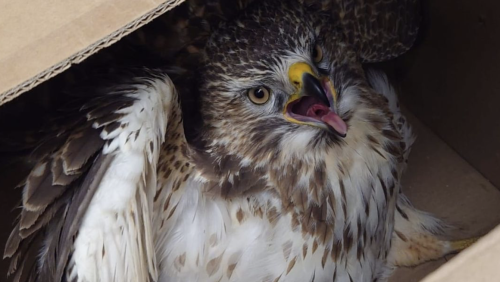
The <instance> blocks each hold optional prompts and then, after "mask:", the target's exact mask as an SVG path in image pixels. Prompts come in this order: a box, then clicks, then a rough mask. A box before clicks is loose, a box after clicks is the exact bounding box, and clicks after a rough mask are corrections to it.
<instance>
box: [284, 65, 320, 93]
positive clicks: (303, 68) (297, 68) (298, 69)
mask: <svg viewBox="0 0 500 282" xmlns="http://www.w3.org/2000/svg"><path fill="white" fill-rule="evenodd" d="M304 73H309V74H311V75H313V76H314V77H317V76H316V74H314V72H313V71H312V68H311V66H310V65H308V64H306V63H303V62H300V63H295V64H293V65H291V66H290V68H289V69H288V78H289V79H290V81H291V82H292V83H293V85H294V86H295V87H296V88H297V89H301V88H302V76H303V75H304Z"/></svg>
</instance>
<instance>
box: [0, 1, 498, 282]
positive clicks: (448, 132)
mask: <svg viewBox="0 0 500 282" xmlns="http://www.w3.org/2000/svg"><path fill="white" fill-rule="evenodd" d="M158 3H159V2H158ZM423 4H424V22H423V27H422V29H423V32H422V35H421V38H420V39H419V41H418V42H417V44H416V46H415V48H414V49H413V50H412V51H410V52H409V53H408V54H407V55H405V56H403V57H401V58H399V59H397V60H394V61H391V62H388V63H385V64H381V65H379V66H377V67H381V68H383V69H385V70H386V71H387V72H388V74H389V76H390V77H391V78H392V79H393V81H394V83H395V85H396V87H397V88H398V89H399V94H400V97H401V101H402V103H403V104H404V105H405V107H406V109H407V110H406V113H407V117H408V119H409V121H410V122H411V124H412V125H413V128H414V131H415V132H416V134H417V136H418V137H417V141H416V143H415V145H414V147H413V149H412V153H411V157H410V161H409V165H408V169H407V171H406V173H405V175H404V178H403V187H404V188H403V189H404V192H405V193H406V194H407V195H408V197H409V198H410V200H411V201H412V202H413V204H414V205H415V206H416V207H417V208H420V209H422V210H425V211H428V212H432V213H434V214H435V215H437V216H438V217H440V218H442V219H443V220H445V221H446V222H448V223H450V224H452V225H453V226H455V227H456V228H455V229H454V231H453V232H452V234H451V236H452V237H453V238H457V239H458V238H468V237H473V236H482V235H485V234H486V233H488V232H489V231H490V230H491V229H493V228H494V227H495V226H496V225H497V224H498V223H500V191H499V190H498V188H499V187H500V174H498V173H496V172H498V171H499V169H500V148H499V147H498V146H497V144H500V130H499V129H500V120H499V119H497V118H496V111H497V105H499V104H500V95H496V93H495V90H496V89H500V85H499V84H500V80H498V79H496V77H495V75H496V74H497V73H498V70H497V69H498V68H500V55H499V54H498V52H497V51H496V50H499V49H500V39H499V37H495V36H494V34H495V32H496V33H498V28H499V27H500V23H499V21H500V18H498V17H496V16H495V14H494V13H495V11H498V8H500V7H498V6H500V4H495V3H494V2H493V1H487V0H478V1H476V2H474V3H472V2H470V3H468V2H466V1H458V2H457V1H452V0H443V1H424V2H423ZM495 8H496V9H495ZM89 13H90V12H89ZM0 18H1V17H0ZM130 20H132V19H130ZM157 21H161V17H160V19H158V20H157ZM0 35H1V34H0ZM47 40H49V41H50V36H49V37H48V38H47ZM85 42H86V41H85ZM85 42H84V43H85ZM83 45H85V44H83ZM26 48H28V47H26ZM109 48H110V49H112V50H117V52H118V51H120V52H121V51H123V52H125V53H126V51H127V50H122V49H120V44H119V43H118V44H115V45H113V46H111V47H109ZM113 48H115V49H113ZM26 50H30V49H29V48H28V49H26ZM23 52H26V53H29V52H27V51H23ZM34 59H35V60H36V58H34ZM106 63H108V61H107V57H106V55H105V52H104V53H102V52H100V53H98V54H97V55H93V56H91V57H90V58H89V59H87V60H86V61H85V62H83V63H82V64H81V65H77V66H75V67H72V69H73V68H76V69H78V68H79V67H82V66H83V67H88V66H93V65H96V66H97V65H105V64H106ZM21 66H22V65H19V66H16V68H19V67H21ZM46 67H48V66H46ZM20 71H21V72H22V69H21V70H20ZM35 75H36V74H35ZM32 76H33V72H31V70H30V72H29V73H27V74H26V75H25V77H24V78H25V79H30V78H31V77H32ZM21 77H22V76H21ZM64 83H67V81H66V80H64V77H60V76H58V77H56V78H53V79H51V80H49V81H48V82H44V83H42V84H41V85H40V86H38V87H36V88H35V89H33V90H32V91H29V92H27V93H26V94H24V95H22V96H21V97H19V98H17V99H15V100H14V101H12V102H9V103H7V104H5V105H4V106H2V107H0V129H2V130H5V129H13V128H17V129H19V130H23V129H26V128H30V127H37V126H41V121H42V120H43V119H44V118H43V117H45V115H48V113H49V112H50V111H51V110H53V109H54V108H55V107H57V106H58V105H60V104H62V103H63V102H64V99H63V97H62V98H61V97H53V96H50V95H47V92H48V91H50V89H52V88H53V87H54V85H62V84H64ZM0 84H1V83H0ZM0 92H1V91H0ZM21 109H24V110H26V109H27V111H28V112H29V114H23V115H20V114H19V112H20V110H21ZM34 116H36V117H37V119H36V120H33V118H32V117H34ZM30 117H31V118H30ZM13 120H15V123H13V122H12V121H13ZM5 151H6V150H5V149H4V150H3V151H0V187H2V189H0V213H1V214H3V216H2V217H0V226H2V228H0V244H1V245H4V242H5V241H6V239H7V237H8V235H9V233H10V227H11V225H12V222H13V221H14V218H15V216H16V215H17V212H18V210H17V209H16V204H17V203H18V202H19V199H20V193H21V191H20V189H16V190H14V189H12V187H14V186H15V184H16V183H18V182H19V181H20V180H21V178H22V175H23V174H24V173H25V172H26V170H27V166H26V165H25V164H23V163H21V162H15V161H11V159H10V158H8V157H9V156H8V154H7V153H6V152H5ZM7 151H8V150H7ZM450 258H452V256H448V257H446V258H443V259H441V260H438V261H433V262H429V263H425V264H423V265H420V266H418V267H414V268H401V269H398V270H397V271H396V272H395V273H394V275H393V277H392V278H391V280H390V281H391V282H399V281H407V282H413V281H421V279H423V278H424V277H425V276H426V275H427V274H429V273H431V272H433V271H435V270H436V269H437V268H438V267H439V266H441V265H442V264H444V263H446V261H447V260H449V259H450ZM7 266H8V263H7V261H0V273H1V274H2V275H3V274H4V273H6V269H7ZM448 271H449V270H448ZM489 275H490V276H489V277H490V278H491V277H494V276H491V275H494V274H492V273H490V274H489ZM443 277H446V275H445V276H443ZM435 281H455V280H435ZM478 281H479V280H478ZM485 281H486V280H485Z"/></svg>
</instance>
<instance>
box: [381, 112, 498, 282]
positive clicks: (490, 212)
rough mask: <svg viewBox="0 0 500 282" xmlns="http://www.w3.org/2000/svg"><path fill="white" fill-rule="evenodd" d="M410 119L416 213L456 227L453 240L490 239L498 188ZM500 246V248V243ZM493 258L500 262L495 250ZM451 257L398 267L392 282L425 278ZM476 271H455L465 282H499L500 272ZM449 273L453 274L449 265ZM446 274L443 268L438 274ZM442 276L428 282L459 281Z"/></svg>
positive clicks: (408, 178) (410, 178) (409, 178)
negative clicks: (471, 275)
mask: <svg viewBox="0 0 500 282" xmlns="http://www.w3.org/2000/svg"><path fill="white" fill-rule="evenodd" d="M407 116H408V117H409V120H410V121H411V124H412V125H413V128H414V130H415V132H416V134H417V141H416V143H415V145H414V147H413V149H412V152H411V155H410V160H409V164H408V170H407V171H406V173H405V175H404V176H403V189H404V192H405V194H406V195H408V197H409V198H410V200H411V201H412V203H413V204H414V205H415V206H416V207H417V208H419V209H421V210H424V211H428V212H431V213H433V214H435V215H437V216H438V217H440V218H441V219H443V220H445V221H446V222H448V223H450V224H452V225H454V226H455V227H457V230H456V231H454V232H452V233H451V237H452V238H455V239H462V238H470V237H475V236H482V235H484V234H486V233H487V232H488V231H490V230H491V229H493V228H494V227H495V226H496V225H497V224H499V223H500V192H499V191H498V189H496V187H494V186H493V185H492V184H491V183H490V182H489V181H488V180H486V179H485V178H484V177H483V176H482V175H481V174H480V173H479V172H478V171H477V170H476V169H474V168H473V167H472V166H471V165H470V164H468V163H467V162H466V161H465V160H464V159H462V158H461V157H460V156H459V155H458V154H457V153H456V152H455V151H453V150H452V149H451V148H450V147H449V146H447V145H446V144H445V143H444V142H443V141H442V140H440V139H439V138H438V137H437V136H436V135H434V134H433V133H432V132H431V131H430V130H429V129H428V128H426V127H425V126H423V125H422V123H420V122H419V121H418V120H417V119H416V118H415V117H414V116H412V115H411V114H407ZM497 237H500V236H497ZM497 241H498V242H497V244H498V245H499V246H500V238H498V239H497ZM474 249H475V245H473V246H472V247H471V248H470V250H471V251H473V250H474ZM490 255H492V256H496V257H497V258H496V261H497V262H500V253H498V252H497V253H495V250H493V249H492V250H490ZM450 258H451V256H448V257H446V258H443V259H441V260H438V261H433V262H428V263H425V264H423V265H420V266H417V267H414V268H400V269H398V270H397V271H396V272H395V274H394V275H393V277H392V278H391V280H390V282H417V281H421V279H422V278H424V277H425V276H426V275H428V274H429V273H430V272H432V271H434V270H436V269H437V268H438V267H440V266H441V265H443V264H444V263H445V262H446V261H447V260H449V259H450ZM452 261H453V260H452ZM452 265H453V264H452ZM476 266H477V268H476V269H475V270H474V269H473V268H468V269H463V268H459V269H455V270H454V271H456V272H457V273H461V274H463V275H464V277H466V276H465V275H466V273H471V272H474V273H479V274H480V275H483V276H484V277H489V278H492V277H495V276H496V279H493V280H491V279H490V280H484V281H500V267H499V268H498V269H497V270H496V272H495V273H491V272H488V271H486V270H487V268H483V266H481V265H480V264H476ZM447 268H448V269H449V267H448V266H447ZM490 270H491V268H490ZM447 271H448V270H446V269H443V270H441V269H440V270H438V271H437V273H443V272H447ZM436 275H437V274H436ZM440 275H441V277H442V278H440V279H442V280H429V281H426V282H431V281H432V282H437V281H443V282H444V281H449V282H455V281H459V280H454V279H452V277H451V276H447V275H448V274H440ZM444 277H447V278H446V279H445V278H444ZM460 281H464V282H465V281H467V282H476V281H483V280H474V279H472V280H460Z"/></svg>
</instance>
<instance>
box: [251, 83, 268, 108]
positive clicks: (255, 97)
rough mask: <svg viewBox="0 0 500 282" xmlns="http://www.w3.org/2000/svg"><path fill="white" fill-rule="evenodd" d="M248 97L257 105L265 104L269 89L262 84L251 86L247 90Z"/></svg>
mask: <svg viewBox="0 0 500 282" xmlns="http://www.w3.org/2000/svg"><path fill="white" fill-rule="evenodd" d="M247 95H248V99H250V101H252V103H254V104H257V105H262V104H265V103H266V102H267V101H269V97H270V95H269V89H267V88H266V87H264V86H259V87H256V88H252V89H250V90H248V93H247Z"/></svg>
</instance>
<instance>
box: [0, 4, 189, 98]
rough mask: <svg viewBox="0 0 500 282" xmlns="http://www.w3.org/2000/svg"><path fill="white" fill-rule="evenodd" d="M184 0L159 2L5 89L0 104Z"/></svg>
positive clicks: (113, 41)
mask: <svg viewBox="0 0 500 282" xmlns="http://www.w3.org/2000/svg"><path fill="white" fill-rule="evenodd" d="M184 1H185V0H173V1H172V0H170V1H166V2H164V3H163V4H160V5H159V6H157V7H156V8H155V9H153V10H152V11H150V12H149V13H147V14H145V15H143V16H141V17H140V18H138V19H136V20H134V21H133V22H130V23H129V24H127V25H125V26H124V27H122V28H121V29H119V30H117V31H115V32H113V33H111V34H110V35H108V36H107V37H105V38H103V39H101V40H99V41H97V42H95V43H94V44H91V45H90V46H88V47H87V48H86V49H84V50H82V51H80V52H78V53H76V54H74V55H73V56H71V57H69V58H68V59H66V60H64V61H62V62H60V63H58V64H56V65H54V66H51V67H50V68H48V69H46V70H44V71H43V72H41V73H39V74H38V75H36V76H34V77H32V78H30V79H28V80H26V81H25V82H23V83H21V84H19V85H17V86H16V87H14V88H11V89H10V90H7V91H5V92H4V93H1V94H0V105H3V104H5V103H7V102H9V101H12V100H13V99H15V98H17V97H18V96H19V95H21V94H23V93H24V92H26V91H28V90H30V89H33V88H34V87H35V86H37V85H39V84H40V83H42V82H44V81H46V80H48V79H50V78H52V77H54V76H56V75H57V74H60V73H62V72H63V71H65V70H67V69H68V68H69V67H70V66H71V65H72V64H78V63H81V62H82V61H84V60H85V59H87V58H88V57H89V56H90V55H92V54H94V53H95V52H97V51H99V50H101V49H103V48H106V47H108V46H110V45H112V44H114V43H115V42H117V41H118V40H120V39H121V38H123V37H124V36H126V35H128V34H130V33H131V32H133V31H135V30H137V29H138V28H140V27H141V26H143V25H145V24H147V23H149V22H150V21H152V20H153V19H155V18H157V17H158V16H160V15H161V14H163V13H165V12H167V11H169V10H171V9H173V8H175V7H176V6H177V5H179V4H181V3H182V2H184Z"/></svg>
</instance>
